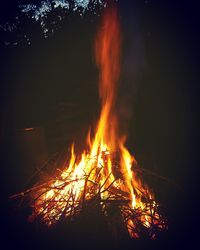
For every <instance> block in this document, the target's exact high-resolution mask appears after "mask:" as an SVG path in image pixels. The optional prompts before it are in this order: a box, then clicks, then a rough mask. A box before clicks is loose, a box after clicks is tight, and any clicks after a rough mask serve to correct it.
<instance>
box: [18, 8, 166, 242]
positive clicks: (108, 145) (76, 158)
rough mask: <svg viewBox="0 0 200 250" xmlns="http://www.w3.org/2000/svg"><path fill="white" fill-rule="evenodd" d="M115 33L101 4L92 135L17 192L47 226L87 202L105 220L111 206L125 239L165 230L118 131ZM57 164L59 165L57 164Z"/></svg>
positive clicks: (114, 21) (109, 11) (111, 12)
mask: <svg viewBox="0 0 200 250" xmlns="http://www.w3.org/2000/svg"><path fill="white" fill-rule="evenodd" d="M120 53H121V34H120V23H119V16H118V11H117V9H116V7H112V8H105V10H104V13H103V16H102V22H101V25H100V28H99V30H98V32H97V35H96V38H95V57H96V63H97V66H98V67H99V72H100V73H99V74H100V77H99V97H100V101H101V112H100V117H99V120H98V122H97V126H96V129H95V130H94V133H93V134H94V135H93V136H92V135H91V133H88V136H87V140H86V143H85V144H86V146H85V150H84V151H83V152H82V154H80V155H76V153H75V150H74V144H73V145H72V146H71V155H70V157H68V158H69V160H68V161H67V162H65V164H64V166H62V167H60V168H59V170H57V171H55V173H54V174H53V175H52V176H51V177H50V178H49V179H48V180H47V181H44V182H43V183H39V184H36V185H35V186H34V187H32V188H30V189H29V190H26V191H24V192H22V193H21V194H20V195H21V196H26V197H27V196H28V197H29V205H30V206H31V208H32V214H31V216H30V219H31V220H33V219H35V218H40V219H41V220H42V221H43V222H44V223H46V224H47V225H48V226H53V225H56V223H57V222H58V221H59V220H63V219H66V221H67V219H68V220H73V219H74V218H76V217H77V216H79V215H80V213H81V211H83V210H84V209H85V208H86V207H88V206H93V209H95V206H98V207H100V208H101V212H102V214H103V215H104V216H105V217H106V218H107V219H108V220H109V209H110V208H111V207H112V206H114V207H117V209H118V211H119V212H120V216H121V218H122V221H123V223H124V225H125V226H126V228H127V232H128V233H129V235H130V237H132V238H138V237H140V233H141V232H142V231H143V230H144V229H145V230H146V231H147V232H148V235H149V236H150V237H151V238H155V235H156V232H157V231H161V230H163V229H165V228H166V222H165V220H164V219H163V217H162V215H161V214H160V212H159V205H158V204H157V202H156V201H155V198H154V195H153V193H152V192H151V191H150V189H149V188H148V187H147V185H145V184H143V183H142V181H141V178H140V177H139V175H138V171H137V169H138V168H139V167H138V164H137V161H136V159H135V158H134V156H133V155H131V154H130V152H129V151H128V149H127V148H126V146H125V143H126V135H120V134H119V129H118V125H119V122H120V121H119V120H118V117H117V112H116V96H117V88H118V82H119V77H120ZM58 167H59V166H58Z"/></svg>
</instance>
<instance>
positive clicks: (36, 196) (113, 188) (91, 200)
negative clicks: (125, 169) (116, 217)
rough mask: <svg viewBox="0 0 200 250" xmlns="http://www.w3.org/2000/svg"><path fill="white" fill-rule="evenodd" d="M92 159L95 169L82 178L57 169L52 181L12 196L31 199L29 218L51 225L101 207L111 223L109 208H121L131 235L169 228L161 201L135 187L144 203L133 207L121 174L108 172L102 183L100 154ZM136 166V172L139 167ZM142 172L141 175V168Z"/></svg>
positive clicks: (102, 167) (117, 165)
mask: <svg viewBox="0 0 200 250" xmlns="http://www.w3.org/2000/svg"><path fill="white" fill-rule="evenodd" d="M109 154H110V155H111V154H113V159H116V157H115V156H116V152H114V153H111V152H109ZM91 160H92V161H93V162H94V166H93V168H92V169H91V170H90V172H89V173H84V174H83V175H82V176H81V178H72V172H69V173H67V175H65V176H64V177H63V176H62V175H61V173H62V170H60V169H56V171H55V174H54V175H53V177H51V178H50V179H49V181H46V182H44V183H39V184H37V185H35V186H34V187H32V188H30V189H27V190H25V191H24V192H21V193H19V194H16V195H13V196H11V198H22V199H23V200H24V201H26V203H27V201H28V206H30V207H32V215H31V216H30V218H29V219H30V220H34V219H35V218H36V217H38V218H41V220H42V221H44V222H45V223H46V224H47V225H49V226H50V225H55V224H56V222H57V221H58V220H64V219H65V220H66V221H73V220H74V219H75V218H77V216H79V215H80V214H81V212H82V211H83V210H84V209H88V208H89V209H90V210H94V211H95V209H96V208H97V207H99V206H100V207H101V212H102V213H103V215H104V216H105V218H106V220H107V221H108V224H109V219H110V218H111V217H112V214H111V213H110V211H111V210H112V209H117V210H118V211H120V214H121V217H122V219H123V222H124V223H125V224H126V225H127V230H128V232H129V234H130V235H131V237H136V238H137V237H140V235H141V234H148V235H149V236H150V237H151V238H155V235H156V233H157V232H159V231H161V230H163V229H164V228H166V221H165V219H164V218H163V217H162V216H161V215H160V211H159V206H158V204H157V203H156V202H155V201H154V200H153V199H152V198H150V196H149V195H148V193H147V192H145V191H144V190H136V192H135V193H136V194H137V195H139V196H140V197H141V199H142V204H143V206H142V207H140V206H138V207H137V206H136V207H134V208H133V207H131V206H130V200H129V198H128V197H129V195H128V193H127V192H125V191H123V190H122V189H121V188H120V183H123V179H122V177H121V176H118V177H117V178H115V179H114V180H112V182H110V175H111V173H109V174H108V175H107V177H106V178H105V179H104V181H103V182H102V183H101V184H100V182H99V180H100V177H101V174H102V172H103V171H104V166H101V165H99V163H97V157H96V161H95V157H94V158H93V159H88V161H87V162H89V161H91ZM95 162H96V163H95ZM105 162H106V159H105ZM113 162H114V164H113V169H115V171H116V173H117V172H118V169H119V166H120V163H119V161H118V160H114V161H113ZM86 164H87V163H86ZM135 169H136V171H137V169H139V168H137V167H136V168H135ZM139 172H140V174H141V169H139ZM94 176H95V178H94ZM91 177H92V178H91ZM80 182H83V183H84V185H83V187H82V191H81V194H80V195H79V197H77V193H76V192H75V191H74V189H76V188H77V185H79V183H80ZM55 183H56V184H55ZM69 187H70V188H69ZM65 190H67V192H66V191H65ZM105 194H106V195H105ZM26 205H27V204H26Z"/></svg>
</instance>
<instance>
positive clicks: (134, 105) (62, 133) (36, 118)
mask: <svg viewBox="0 0 200 250" xmlns="http://www.w3.org/2000/svg"><path fill="white" fill-rule="evenodd" d="M175 2H176V3H175ZM119 8H120V15H121V22H122V33H123V47H122V49H123V56H122V75H121V82H120V83H121V85H120V93H119V104H118V105H119V114H120V117H121V118H122V119H123V120H124V124H122V129H126V130H128V134H129V139H128V146H129V148H130V150H131V152H134V154H135V155H136V158H137V160H138V161H139V163H140V165H141V166H143V167H144V168H147V169H149V170H151V171H154V172H156V173H158V174H159V175H162V176H165V177H166V178H168V179H170V180H171V183H170V182H167V181H163V180H161V179H158V178H155V177H152V176H149V177H148V176H147V177H146V179H147V182H148V183H150V185H151V186H152V188H153V189H154V191H155V193H156V195H157V196H158V198H159V199H160V200H161V201H162V202H163V203H164V206H166V210H167V215H168V217H169V226H170V227H169V230H168V232H166V234H164V235H163V236H162V237H161V239H160V240H159V241H158V243H149V242H147V243H146V245H145V243H141V244H140V243H137V244H138V245H137V244H136V243H133V244H132V245H130V246H131V247H133V246H134V247H136V249H151V247H152V249H153V248H154V249H161V248H162V249H193V248H194V247H195V244H197V243H198V238H197V237H198V233H199V229H198V223H197V220H198V218H197V217H198V207H199V202H198V190H199V184H198V183H199V180H198V176H199V171H198V168H199V160H198V155H199V154H198V148H199V128H198V125H197V124H198V109H199V82H198V79H197V73H198V68H199V67H198V66H199V62H198V58H199V52H198V46H199V39H198V38H199V37H198V29H199V23H198V5H197V3H196V2H195V1H153V0H152V1H150V0H149V1H139V0H138V1H128V0H124V1H123V0H121V1H119ZM4 15H5V17H4V18H5V19H6V16H8V17H9V16H10V13H4ZM97 23H98V18H97V17H85V18H83V19H80V18H73V17H72V18H71V21H69V22H68V23H67V26H66V27H64V29H62V30H61V31H60V32H58V33H56V35H55V36H52V37H51V38H49V39H46V40H45V39H40V36H39V35H38V34H37V33H36V34H35V33H34V32H35V31H34V30H33V31H32V33H33V37H34V38H35V40H34V42H33V44H32V45H31V46H29V47H25V48H21V47H15V48H13V47H5V46H2V45H1V46H0V53H1V61H0V66H1V69H0V74H1V90H0V92H1V118H2V119H1V124H0V126H1V135H0V136H1V137H0V138H1V146H2V148H1V152H2V155H1V158H2V161H1V162H2V176H3V179H4V180H3V182H2V183H1V184H0V187H1V190H2V197H3V204H5V208H4V206H1V207H2V211H3V212H2V213H5V219H4V220H3V222H2V228H5V230H4V233H3V235H2V236H3V238H4V240H3V243H2V244H4V243H7V242H8V241H9V242H10V243H9V244H7V246H6V248H3V249H13V248H12V247H13V246H15V244H16V246H17V247H20V249H22V248H25V249H27V245H30V242H31V241H32V240H33V239H34V234H37V233H36V231H35V229H34V228H31V226H30V224H28V225H24V223H23V222H21V224H22V225H21V224H20V223H19V220H20V219H21V217H20V215H18V217H19V218H18V217H17V216H16V218H15V215H16V214H15V215H14V213H16V211H15V212H14V213H13V211H11V210H12V209H11V208H10V204H7V202H6V197H7V196H8V195H10V194H11V193H13V192H18V191H20V190H19V189H20V188H22V187H23V186H24V185H25V183H26V178H27V176H29V175H31V170H30V171H29V169H28V167H27V166H21V165H20V163H21V162H20V160H19V157H18V156H17V153H16V152H17V151H16V142H15V141H14V139H13V135H14V133H15V132H14V131H16V129H17V128H23V127H27V126H28V127H30V126H40V127H43V128H44V130H45V133H46V141H47V147H48V151H49V152H54V151H56V150H58V149H60V148H62V147H63V146H64V145H65V144H66V143H70V142H71V141H70V140H71V138H73V137H75V138H80V137H81V136H83V135H82V134H85V133H86V131H87V128H88V125H89V124H90V123H93V122H94V120H95V118H96V117H97V113H98V111H99V102H98V92H97V91H98V88H97V83H98V72H97V69H96V66H95V65H94V56H93V48H92V46H93V38H94V34H95V31H96V27H97ZM3 39H4V37H1V40H3ZM70 105H72V106H70ZM63 107H64V111H63ZM72 109H73V113H72V112H71V110H72ZM82 129H83V132H82ZM69 134H70V136H69ZM24 169H26V170H24ZM174 182H175V184H174ZM5 211H8V212H5ZM9 217H10V219H8V218H9ZM22 217H23V216H22ZM183 218H184V219H183ZM11 228H12V229H11ZM17 228H18V233H16V231H17ZM25 230H27V232H26V234H25V235H26V237H25V238H26V239H24V231H25ZM35 237H36V240H35V242H37V240H39V239H40V237H38V236H37V235H36V236H35ZM46 237H47V238H48V234H47V236H46ZM44 244H45V243H44ZM63 244H64V243H63ZM134 244H135V245H134ZM149 244H150V245H149ZM38 245H39V244H37V243H34V244H33V248H34V247H35V248H36V247H37V246H38ZM9 246H10V248H9ZM15 249H17V248H16V247H15Z"/></svg>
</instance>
